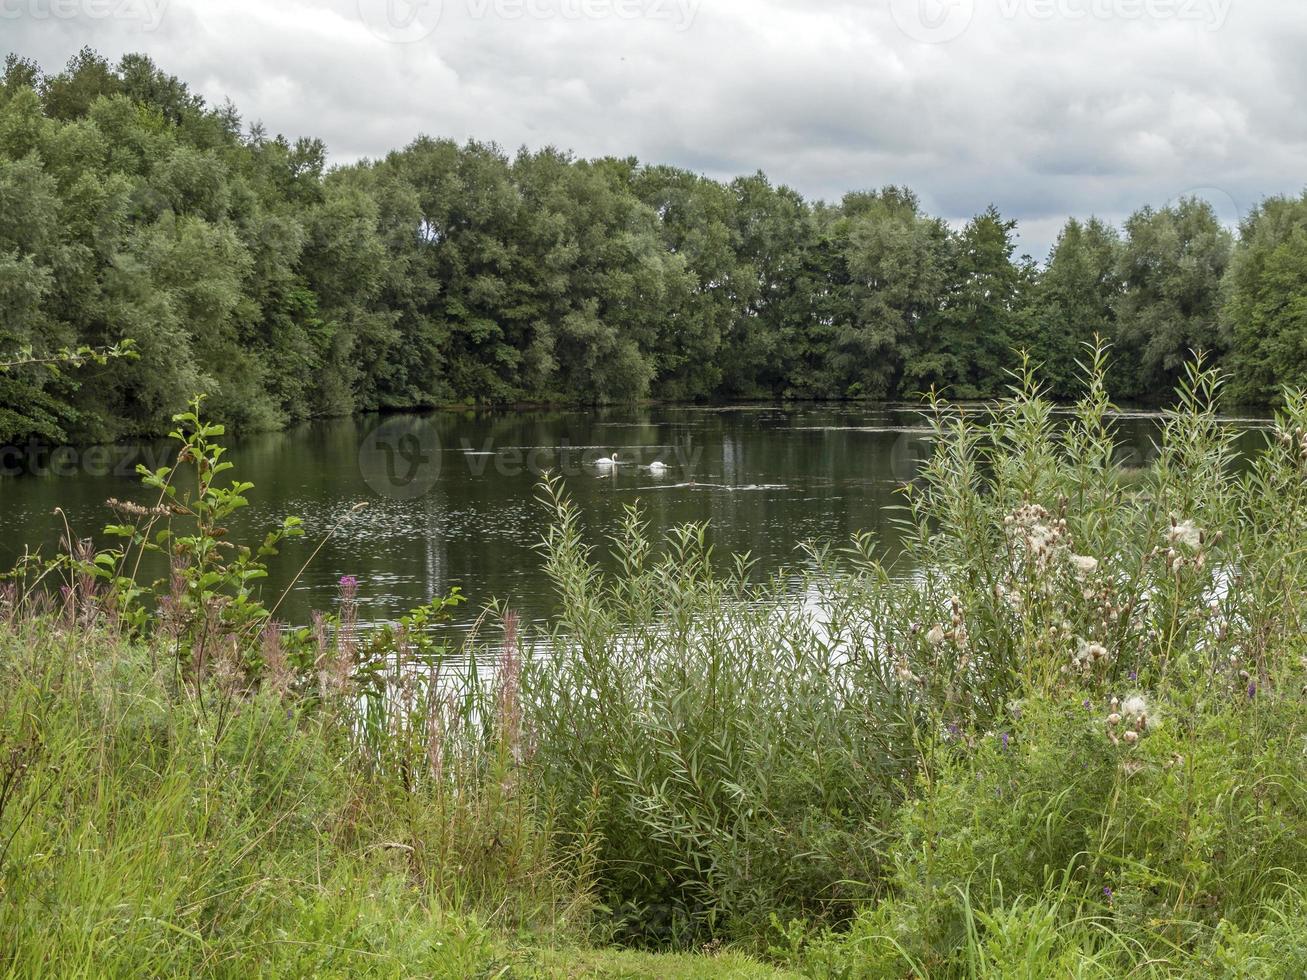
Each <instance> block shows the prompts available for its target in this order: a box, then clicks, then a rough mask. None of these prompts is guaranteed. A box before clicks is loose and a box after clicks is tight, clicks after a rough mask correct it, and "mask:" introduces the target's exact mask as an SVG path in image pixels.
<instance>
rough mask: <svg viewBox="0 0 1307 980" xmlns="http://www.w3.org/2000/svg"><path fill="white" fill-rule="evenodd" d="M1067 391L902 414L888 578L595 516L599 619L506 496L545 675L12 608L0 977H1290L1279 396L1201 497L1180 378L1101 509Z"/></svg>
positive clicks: (106, 587)
mask: <svg viewBox="0 0 1307 980" xmlns="http://www.w3.org/2000/svg"><path fill="white" fill-rule="evenodd" d="M1103 364H1104V354H1103V352H1102V351H1101V350H1100V351H1094V352H1092V354H1091V356H1090V358H1089V359H1088V363H1087V364H1086V394H1085V397H1084V398H1083V400H1082V401H1081V403H1080V404H1079V405H1078V406H1077V407H1076V411H1075V413H1074V415H1073V416H1072V418H1071V419H1070V421H1069V422H1067V421H1063V420H1060V419H1059V417H1058V415H1057V413H1055V412H1054V410H1053V406H1052V405H1051V404H1050V403H1048V402H1047V401H1046V400H1045V399H1044V398H1042V397H1041V395H1040V392H1039V389H1038V385H1037V383H1036V380H1035V377H1034V373H1033V371H1032V370H1030V369H1029V367H1028V366H1027V367H1026V368H1024V369H1023V370H1022V371H1020V372H1019V373H1018V374H1017V375H1016V376H1015V377H1014V380H1013V387H1012V391H1011V395H1010V397H1009V398H1007V399H1006V400H1004V401H1003V402H1001V403H998V404H995V405H992V406H988V407H985V408H976V407H969V408H963V407H956V406H951V405H949V404H947V403H945V402H943V401H938V400H936V401H932V402H931V403H930V404H929V405H928V406H927V411H928V414H929V416H930V418H931V419H932V424H933V426H934V445H935V450H934V453H933V456H932V458H931V459H930V460H929V461H928V463H927V464H926V466H925V467H924V469H923V471H922V473H921V474H920V476H919V478H918V479H917V480H915V481H914V482H913V483H912V484H910V485H908V486H906V487H905V488H904V498H903V504H902V508H901V510H900V512H899V519H900V520H901V521H902V523H903V525H904V529H905V532H906V540H907V549H908V553H907V555H906V558H902V559H895V560H894V561H890V560H887V559H885V558H882V556H881V555H880V554H879V552H878V550H877V547H876V542H875V541H874V540H873V539H871V538H869V537H865V536H859V537H857V538H855V539H854V540H853V541H851V542H847V543H839V542H824V543H815V544H813V545H812V546H810V548H809V550H808V553H807V555H806V556H805V558H804V560H803V562H802V563H801V570H800V571H799V572H796V573H795V574H794V575H791V576H787V577H783V578H782V577H778V578H773V579H768V580H760V579H759V578H758V576H756V575H755V574H754V572H753V569H752V567H751V566H750V564H749V562H748V561H747V559H743V558H738V559H729V558H722V557H720V556H714V555H713V554H712V552H711V549H710V547H709V546H708V543H707V542H708V539H709V532H708V529H706V528H705V527H702V526H687V527H682V528H678V529H676V530H675V531H673V532H672V533H671V534H670V535H669V536H667V537H666V538H665V539H663V540H654V539H652V538H651V537H650V535H649V532H648V529H647V526H646V524H645V522H644V521H643V520H642V518H641V514H640V511H639V509H638V508H632V509H631V510H630V511H629V513H628V515H627V519H626V521H625V523H624V526H623V527H622V529H621V530H620V532H619V533H618V534H617V535H615V537H614V539H613V540H612V541H611V543H610V547H611V549H612V551H613V553H614V554H615V555H616V556H617V558H618V560H619V562H618V564H619V568H620V570H619V571H618V572H617V573H616V574H605V573H604V572H603V571H602V570H601V568H602V567H603V566H602V563H600V562H599V561H597V560H596V559H597V556H596V555H594V554H593V553H592V552H591V551H590V550H589V549H588V548H587V547H586V546H585V545H584V544H583V540H584V535H583V533H582V531H583V528H582V515H581V514H580V513H579V512H578V511H577V510H576V508H575V507H574V506H573V505H572V504H571V503H570V501H569V500H568V497H567V494H566V488H565V486H564V485H563V484H562V483H560V482H557V481H548V482H546V484H545V486H544V487H543V498H544V507H545V511H544V514H545V518H546V524H545V526H546V527H547V528H548V531H547V533H546V534H545V535H544V540H543V542H542V545H541V547H542V554H543V556H544V560H545V562H546V567H547V569H548V571H549V574H550V575H551V576H552V579H553V581H554V583H555V585H556V588H557V590H558V593H559V597H560V600H561V603H560V605H561V608H562V610H563V611H562V613H561V615H560V617H559V620H558V621H557V623H556V624H554V625H553V626H552V628H551V629H550V631H549V633H548V635H546V636H538V635H524V634H523V631H522V629H521V627H520V625H519V624H518V622H517V620H516V617H515V616H513V615H512V613H511V612H506V611H502V610H488V611H487V615H486V616H485V617H484V618H483V625H482V628H481V630H480V632H479V634H478V636H479V639H478V640H477V641H474V642H471V643H469V645H468V647H467V649H465V650H463V651H450V650H447V649H444V648H443V647H441V646H440V645H439V644H438V643H437V642H436V641H435V639H434V638H433V633H432V631H431V626H432V624H433V622H434V621H435V620H437V619H438V618H439V616H440V615H441V614H442V613H443V611H444V610H445V608H446V606H447V605H448V603H447V602H445V601H442V600H437V601H435V602H433V603H432V604H431V605H430V606H428V607H424V609H422V610H417V611H415V612H414V613H413V614H412V615H410V616H409V617H406V618H405V619H404V620H403V621H401V622H399V623H397V624H395V625H394V626H393V627H390V628H387V629H385V630H382V631H379V632H376V633H374V634H371V635H368V636H361V635H359V634H358V633H357V631H356V630H355V629H354V627H353V625H352V619H351V616H350V608H351V607H350V603H351V602H352V601H353V589H354V588H355V585H354V583H352V582H350V583H343V584H342V589H343V596H342V598H343V606H342V612H341V614H340V615H339V616H337V617H333V618H323V619H321V620H320V621H319V622H318V624H317V625H316V627H315V628H313V629H309V630H303V631H298V632H291V633H285V632H283V631H280V630H278V629H276V628H275V627H274V624H272V623H271V622H270V615H265V614H264V613H263V612H262V609H263V607H262V606H261V605H260V604H259V600H258V596H257V594H256V593H255V592H253V591H250V592H248V593H242V594H241V599H240V601H241V603H242V606H241V609H242V610H243V612H242V615H241V617H239V618H234V617H232V616H231V615H230V614H229V613H227V612H223V614H222V615H220V616H207V615H206V613H205V610H206V609H207V608H208V605H207V604H209V603H216V604H217V605H218V606H219V607H221V609H222V610H226V609H228V608H229V606H228V603H230V601H231V600H230V599H229V598H224V596H225V593H224V592H223V589H222V586H221V583H219V585H218V586H217V587H213V588H209V587H206V589H207V591H206V590H205V589H196V590H193V591H192V592H187V593H185V598H186V599H187V601H188V602H190V603H191V606H188V607H187V608H193V609H194V610H196V613H195V615H196V616H197V617H199V618H198V619H196V620H187V621H184V622H182V623H181V624H180V626H179V624H178V621H177V619H176V618H175V617H176V612H175V609H176V608H179V607H178V606H174V607H173V612H172V613H171V615H173V617H174V618H173V619H172V620H170V621H169V620H165V621H163V622H157V621H155V620H153V619H151V618H150V617H148V616H146V617H144V618H142V617H139V616H138V617H137V618H136V619H131V620H129V619H127V618H126V617H123V616H121V615H115V613H116V612H118V611H120V610H121V609H122V608H123V605H124V600H123V598H122V597H121V596H120V595H117V594H115V591H114V590H115V589H121V588H124V587H125V586H123V585H122V584H121V583H120V582H119V583H117V584H115V582H113V581H111V582H108V583H103V584H100V585H98V586H96V587H92V586H90V585H86V584H85V583H83V584H81V585H79V583H78V580H77V579H76V578H75V577H70V578H69V579H68V580H67V581H66V585H67V586H68V590H69V591H68V592H67V593H65V598H64V599H63V600H62V601H63V606H62V607H59V606H56V607H54V608H52V607H51V606H50V604H49V601H48V600H42V599H40V598H38V596H39V594H40V591H39V590H36V591H31V590H28V591H21V590H17V589H11V590H10V591H9V592H8V593H7V598H6V599H5V603H6V606H5V621H6V625H5V626H4V627H3V628H2V629H0V658H3V659H2V660H0V670H3V671H4V673H5V676H6V677H9V678H12V682H11V683H6V684H5V685H4V686H3V689H2V690H0V720H3V729H2V730H3V732H4V735H3V739H4V741H3V744H2V745H0V750H2V751H0V887H2V888H3V891H2V892H0V937H2V938H3V940H4V941H3V942H0V963H3V964H4V965H5V967H6V968H8V969H9V970H10V971H11V972H14V973H32V972H39V971H41V970H46V971H56V972H66V973H72V974H76V973H79V972H80V973H85V974H91V973H94V972H96V971H97V970H99V971H103V972H108V973H118V972H130V970H131V967H132V965H133V964H146V965H147V968H148V971H149V972H155V973H171V972H211V973H224V972H235V971H236V970H237V969H240V970H248V969H250V968H257V969H259V970H260V971H268V972H275V971H277V970H280V971H282V972H286V973H303V972H323V973H329V972H333V971H334V972H356V971H357V972H376V973H406V972H418V973H422V972H430V973H436V974H444V975H456V974H461V973H469V972H476V971H479V970H491V971H493V970H494V969H496V968H498V967H497V966H496V964H500V965H501V966H503V965H504V964H507V966H506V967H505V968H510V969H516V968H517V967H518V966H520V965H521V962H522V961H520V960H513V959H512V957H511V956H509V958H508V959H504V957H505V955H506V954H505V953H504V949H505V945H504V943H505V942H506V937H517V940H515V941H520V942H524V943H527V944H535V945H539V944H542V943H546V944H547V943H550V942H561V943H577V942H581V943H599V944H605V943H622V944H626V945H635V946H643V947H652V948H658V949H679V950H696V949H702V948H704V947H705V946H707V947H708V948H710V949H717V948H720V946H721V945H722V944H723V943H725V944H728V945H729V944H734V945H739V946H742V947H745V948H748V949H751V950H753V951H755V952H759V953H765V954H766V955H769V956H771V957H772V958H774V959H776V960H778V961H781V962H783V963H787V964H789V965H790V966H792V967H795V968H798V969H802V970H804V971H806V972H808V973H811V974H814V975H824V976H909V975H912V976H1032V977H1033V976H1049V975H1070V976H1122V975H1141V976H1144V975H1149V976H1151V975H1156V976H1164V975H1194V974H1208V975H1248V974H1265V975H1282V976H1286V977H1287V976H1297V975H1301V973H1302V972H1303V969H1304V966H1305V964H1307V948H1305V947H1304V943H1303V942H1302V940H1301V936H1302V935H1304V934H1307V919H1305V918H1304V915H1305V913H1304V909H1305V908H1307V890H1305V888H1304V884H1303V874H1304V872H1305V871H1307V712H1304V710H1303V708H1304V680H1307V671H1305V670H1304V655H1305V654H1307V649H1304V647H1305V646H1307V642H1305V641H1304V638H1303V637H1304V634H1303V630H1302V614H1303V611H1304V606H1305V605H1307V602H1305V600H1304V596H1305V595H1307V592H1305V591H1304V586H1307V550H1305V549H1304V548H1303V546H1302V544H1301V542H1302V541H1303V540H1307V537H1305V536H1304V530H1307V396H1304V394H1303V393H1301V392H1292V391H1291V392H1287V393H1286V397H1285V405H1286V407H1285V409H1284V410H1283V412H1282V414H1281V416H1280V417H1279V418H1278V419H1277V420H1276V421H1275V423H1274V426H1273V427H1272V428H1271V429H1270V430H1269V432H1268V440H1267V445H1266V448H1265V450H1264V451H1261V452H1258V453H1256V454H1254V456H1253V457H1252V458H1246V457H1242V456H1240V454H1239V453H1237V452H1236V449H1235V446H1236V433H1235V431H1234V430H1233V429H1232V428H1231V427H1230V426H1228V425H1226V424H1225V423H1223V422H1222V421H1221V420H1220V418H1219V417H1218V415H1217V414H1216V412H1215V404H1216V402H1217V399H1218V397H1219V390H1220V379H1219V378H1218V377H1217V376H1215V375H1214V374H1212V373H1211V372H1209V371H1205V370H1204V369H1203V368H1202V367H1201V365H1200V364H1195V365H1194V367H1193V369H1192V370H1191V372H1190V375H1189V378H1188V380H1187V382H1186V383H1185V385H1184V386H1182V389H1181V391H1180V393H1179V394H1180V397H1179V399H1178V401H1177V407H1176V408H1175V409H1174V410H1172V411H1171V412H1169V413H1168V414H1167V416H1166V417H1165V419H1164V421H1163V424H1162V427H1161V431H1160V433H1159V437H1158V439H1159V446H1158V449H1159V452H1158V457H1157V462H1156V464H1155V465H1154V466H1152V467H1151V468H1149V469H1148V470H1147V471H1144V472H1142V473H1140V472H1131V473H1126V472H1125V471H1124V470H1123V469H1122V467H1121V466H1119V465H1118V463H1117V459H1118V456H1119V455H1120V454H1119V452H1118V447H1117V445H1116V443H1115V439H1114V435H1113V431H1112V417H1113V406H1112V405H1111V402H1110V400H1109V398H1108V395H1107V393H1106V391H1105V389H1104V386H1103V381H1102V378H1103ZM156 485H157V481H156ZM215 492H217V491H215ZM242 492H243V491H242ZM215 554H216V552H215ZM88 560H90V559H86V558H83V559H81V561H82V564H80V565H79V564H78V562H76V561H74V562H70V563H67V564H65V565H64V566H62V567H61V569H60V570H57V571H55V572H45V573H42V574H44V575H46V576H47V581H48V580H49V576H51V575H57V574H68V575H70V576H72V575H75V573H77V572H78V570H79V569H84V566H85V563H86V562H87V561H88ZM900 562H901V563H900ZM218 567H225V566H222V565H220V564H219V565H218ZM248 567H249V566H248V564H246V565H243V566H241V568H243V569H247V568H248ZM29 571H30V570H29ZM242 581H243V582H244V581H245V580H242ZM132 587H133V588H141V587H142V586H141V585H140V583H135V584H133V586H132ZM242 587H244V586H242ZM171 588H172V590H173V593H176V592H177V589H176V586H175V584H174V585H173V586H171ZM79 590H80V591H79ZM69 597H71V598H69ZM70 610H72V612H70ZM74 613H75V614H74ZM167 614H169V607H168V606H167V604H165V605H164V613H163V614H161V615H167ZM223 616H226V617H227V618H226V620H224V619H223ZM201 621H202V622H222V621H228V622H233V623H234V624H235V626H233V628H232V631H231V632H230V633H228V634H226V636H225V638H224V636H215V635H214V633H213V631H212V630H210V629H204V630H200V629H196V628H195V623H196V622H201ZM251 624H253V625H254V626H257V627H259V629H258V630H257V631H256V630H254V629H252V628H251ZM487 641H489V642H487ZM195 643H203V645H204V646H205V648H206V649H208V650H211V651H225V652H224V653H223V654H222V655H221V656H213V657H209V658H197V657H196V656H195V651H194V649H193V645H194V644H195ZM515 963H516V964H517V966H514V964H515ZM1277 971H1278V973H1277Z"/></svg>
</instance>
